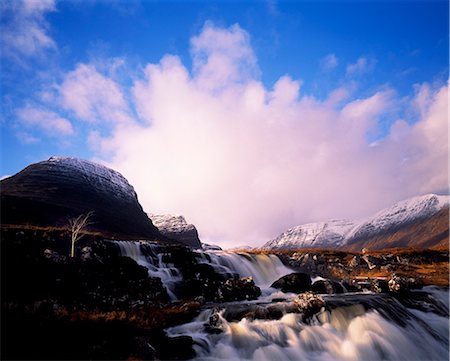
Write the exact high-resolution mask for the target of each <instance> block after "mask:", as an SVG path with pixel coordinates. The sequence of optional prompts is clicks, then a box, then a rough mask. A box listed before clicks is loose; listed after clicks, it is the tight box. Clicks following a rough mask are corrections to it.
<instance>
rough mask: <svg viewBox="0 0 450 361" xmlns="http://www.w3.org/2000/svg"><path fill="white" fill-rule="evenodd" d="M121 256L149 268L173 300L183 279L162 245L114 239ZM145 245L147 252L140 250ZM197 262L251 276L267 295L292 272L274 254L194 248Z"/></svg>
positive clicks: (150, 272)
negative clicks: (165, 256) (282, 278)
mask: <svg viewBox="0 0 450 361" xmlns="http://www.w3.org/2000/svg"><path fill="white" fill-rule="evenodd" d="M114 243H115V244H116V245H117V247H118V249H119V252H120V254H121V255H122V256H126V257H130V258H132V259H134V260H135V261H136V262H137V263H138V264H140V265H141V266H144V267H146V268H147V269H148V273H149V275H150V276H151V277H159V278H161V281H162V283H163V284H164V285H165V286H166V288H167V292H168V293H169V296H170V298H171V299H172V300H175V299H176V295H175V293H174V291H175V289H176V284H177V283H179V282H182V280H183V277H182V275H181V272H180V271H179V270H178V269H177V268H176V267H175V266H174V265H173V264H172V263H170V262H165V261H164V260H167V259H168V258H164V257H163V256H164V254H165V251H164V247H161V246H159V245H156V244H151V243H148V242H146V243H142V242H139V241H116V242H114ZM143 244H145V247H146V250H148V252H146V253H145V254H144V253H143V252H142V246H143ZM196 254H197V256H198V259H199V262H200V263H207V264H209V265H211V266H212V267H213V268H214V270H215V271H216V272H217V273H220V274H223V275H227V276H229V277H233V276H239V277H252V278H253V280H254V281H255V284H256V285H258V286H259V287H261V288H262V289H263V295H264V296H268V295H269V294H271V292H274V290H272V289H269V286H270V285H271V284H272V283H273V282H274V281H276V280H277V279H279V278H280V277H282V276H284V275H286V274H289V273H292V272H293V271H292V270H291V269H290V268H288V267H286V266H284V265H283V263H282V262H281V261H280V259H279V258H278V257H277V256H275V255H264V254H248V253H232V252H216V251H211V252H202V251H196Z"/></svg>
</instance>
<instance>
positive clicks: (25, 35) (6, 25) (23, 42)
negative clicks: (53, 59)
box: [1, 0, 56, 60]
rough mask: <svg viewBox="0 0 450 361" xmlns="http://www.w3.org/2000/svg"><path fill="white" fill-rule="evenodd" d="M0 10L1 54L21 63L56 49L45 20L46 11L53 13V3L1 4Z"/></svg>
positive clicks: (45, 0)
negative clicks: (21, 60) (0, 24)
mask: <svg viewBox="0 0 450 361" xmlns="http://www.w3.org/2000/svg"><path fill="white" fill-rule="evenodd" d="M1 10H2V11H1V13H2V15H1V17H2V31H1V46H2V53H3V55H5V56H9V57H11V58H14V59H16V60H20V58H21V57H23V56H25V57H30V56H39V55H41V54H42V52H43V51H44V50H48V49H54V48H56V44H55V42H54V40H53V39H52V38H51V36H50V35H49V33H48V28H49V26H48V23H47V21H46V20H45V15H46V14H47V13H48V12H52V11H55V10H56V6H55V1H54V0H18V1H3V2H2V5H1Z"/></svg>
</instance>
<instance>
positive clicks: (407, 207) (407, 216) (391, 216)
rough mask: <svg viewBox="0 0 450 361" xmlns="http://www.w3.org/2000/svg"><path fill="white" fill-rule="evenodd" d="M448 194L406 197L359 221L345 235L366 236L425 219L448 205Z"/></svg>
mask: <svg viewBox="0 0 450 361" xmlns="http://www.w3.org/2000/svg"><path fill="white" fill-rule="evenodd" d="M448 204H449V197H448V196H438V195H435V194H427V195H424V196H417V197H413V198H409V199H406V200H404V201H401V202H398V203H396V204H394V205H393V206H392V207H389V208H385V209H383V210H381V211H380V212H378V213H377V214H375V215H374V216H373V217H370V218H369V219H366V220H363V221H362V222H359V224H358V225H357V226H356V227H355V228H353V229H352V230H351V232H350V233H349V234H348V235H347V240H351V239H357V238H362V237H368V236H370V235H371V234H373V233H374V232H385V231H388V230H390V229H394V228H400V227H402V226H404V225H405V224H408V223H414V222H416V221H417V220H421V219H425V218H428V217H430V216H432V215H433V214H436V213H437V212H439V211H440V210H441V209H442V208H443V207H445V206H448Z"/></svg>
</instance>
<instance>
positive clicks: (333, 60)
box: [320, 54, 339, 71]
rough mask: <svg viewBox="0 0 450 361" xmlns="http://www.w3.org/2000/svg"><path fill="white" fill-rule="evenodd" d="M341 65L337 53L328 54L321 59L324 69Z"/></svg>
mask: <svg viewBox="0 0 450 361" xmlns="http://www.w3.org/2000/svg"><path fill="white" fill-rule="evenodd" d="M338 65H339V60H338V58H337V56H336V54H328V55H326V56H324V57H323V58H322V59H320V67H321V68H322V70H323V71H330V70H332V69H334V68H336V67H337V66H338Z"/></svg>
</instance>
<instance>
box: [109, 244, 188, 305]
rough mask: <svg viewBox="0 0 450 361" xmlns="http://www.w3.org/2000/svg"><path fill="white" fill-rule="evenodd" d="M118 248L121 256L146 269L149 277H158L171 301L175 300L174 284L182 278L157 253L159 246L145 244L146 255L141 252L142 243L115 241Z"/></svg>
mask: <svg viewBox="0 0 450 361" xmlns="http://www.w3.org/2000/svg"><path fill="white" fill-rule="evenodd" d="M114 243H115V244H116V245H117V247H118V248H119V252H120V255H121V256H126V257H130V258H132V259H134V260H135V261H136V263H137V264H139V265H141V266H144V267H146V268H147V269H148V274H149V276H150V277H159V278H160V279H161V282H162V283H163V284H164V286H165V287H166V289H167V293H168V295H169V297H170V299H171V300H176V299H177V297H176V296H175V293H174V289H175V287H176V284H177V283H178V282H180V281H181V280H182V279H183V277H182V275H181V273H180V271H179V270H178V269H177V268H175V267H174V265H173V264H172V263H170V262H165V261H166V260H165V259H164V253H161V252H158V250H159V246H158V245H156V244H151V243H145V250H146V251H147V252H146V254H144V253H143V252H142V246H143V245H144V243H141V242H136V241H117V242H114Z"/></svg>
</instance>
